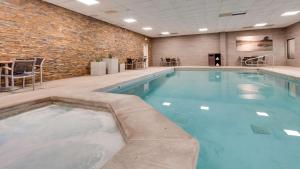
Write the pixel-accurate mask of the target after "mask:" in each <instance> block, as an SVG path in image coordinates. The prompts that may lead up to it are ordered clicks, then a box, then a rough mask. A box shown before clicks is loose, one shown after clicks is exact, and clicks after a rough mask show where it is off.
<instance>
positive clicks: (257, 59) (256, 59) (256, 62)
mask: <svg viewBox="0 0 300 169" xmlns="http://www.w3.org/2000/svg"><path fill="white" fill-rule="evenodd" d="M244 64H245V65H246V66H262V65H265V64H266V57H265V56H253V57H250V58H246V59H244Z"/></svg>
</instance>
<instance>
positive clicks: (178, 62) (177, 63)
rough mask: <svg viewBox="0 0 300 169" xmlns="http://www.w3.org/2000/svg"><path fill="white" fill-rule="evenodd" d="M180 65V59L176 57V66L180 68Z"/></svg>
mask: <svg viewBox="0 0 300 169" xmlns="http://www.w3.org/2000/svg"><path fill="white" fill-rule="evenodd" d="M180 65H181V63H180V59H179V58H178V57H177V58H176V66H180Z"/></svg>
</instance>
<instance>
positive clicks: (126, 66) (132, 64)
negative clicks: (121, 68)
mask: <svg viewBox="0 0 300 169" xmlns="http://www.w3.org/2000/svg"><path fill="white" fill-rule="evenodd" d="M129 67H130V68H131V69H134V61H133V59H131V58H127V59H126V63H125V68H126V69H129Z"/></svg>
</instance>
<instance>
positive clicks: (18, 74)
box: [0, 59, 36, 90]
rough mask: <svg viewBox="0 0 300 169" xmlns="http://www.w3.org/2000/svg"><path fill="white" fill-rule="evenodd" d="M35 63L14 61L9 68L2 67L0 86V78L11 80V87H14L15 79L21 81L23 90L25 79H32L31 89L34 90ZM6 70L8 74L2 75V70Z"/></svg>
mask: <svg viewBox="0 0 300 169" xmlns="http://www.w3.org/2000/svg"><path fill="white" fill-rule="evenodd" d="M35 62H36V60H35V59H34V60H14V61H13V63H12V64H11V66H10V67H2V68H1V69H0V84H1V77H7V78H10V80H11V87H12V88H14V86H15V79H22V80H23V88H24V87H25V80H26V78H31V79H32V88H33V90H34V89H35V86H34V83H35ZM5 69H6V70H8V71H9V74H2V71H3V70H5Z"/></svg>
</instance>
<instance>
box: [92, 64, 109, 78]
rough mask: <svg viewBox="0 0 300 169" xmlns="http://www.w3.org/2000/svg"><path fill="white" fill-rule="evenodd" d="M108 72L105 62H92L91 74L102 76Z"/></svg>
mask: <svg viewBox="0 0 300 169" xmlns="http://www.w3.org/2000/svg"><path fill="white" fill-rule="evenodd" d="M105 74H106V63H105V62H91V75H92V76H102V75H105Z"/></svg>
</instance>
